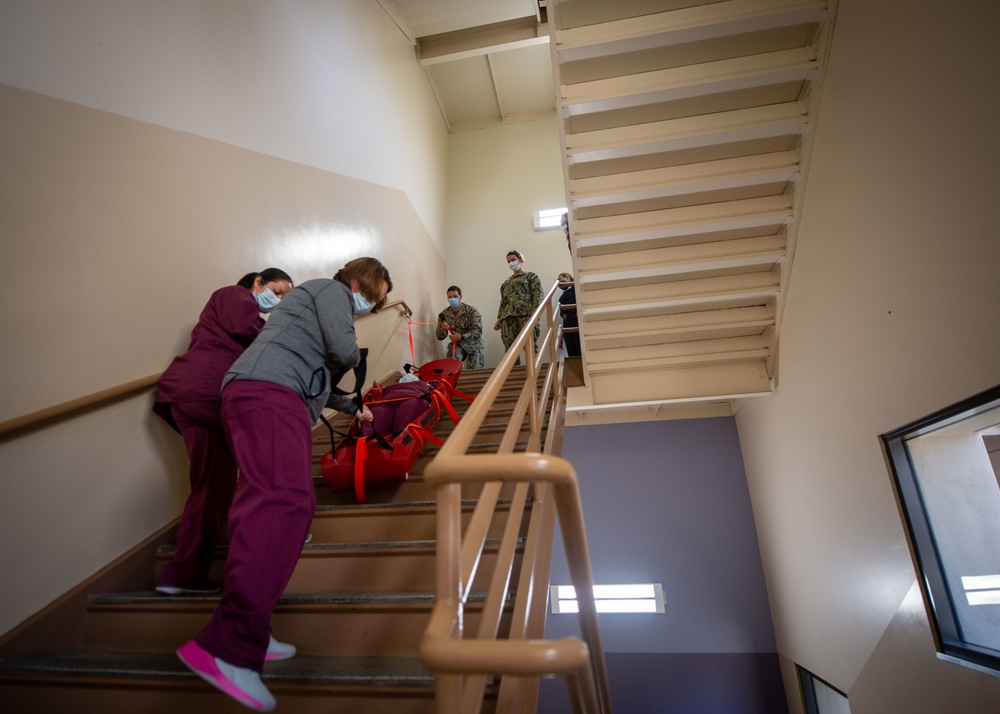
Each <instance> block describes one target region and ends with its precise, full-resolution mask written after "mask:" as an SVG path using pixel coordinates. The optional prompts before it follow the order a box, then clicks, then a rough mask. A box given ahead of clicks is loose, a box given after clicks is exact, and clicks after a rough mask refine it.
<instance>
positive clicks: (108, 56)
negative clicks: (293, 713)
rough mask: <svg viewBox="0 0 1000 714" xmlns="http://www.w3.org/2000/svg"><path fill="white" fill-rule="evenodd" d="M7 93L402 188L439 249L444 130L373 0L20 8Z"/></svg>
mask: <svg viewBox="0 0 1000 714" xmlns="http://www.w3.org/2000/svg"><path fill="white" fill-rule="evenodd" d="M0 83H3V84H9V85H12V86H15V87H20V88H22V89H30V90H32V91H35V92H39V93H41V94H45V95H47V96H50V97H55V98H58V99H65V100H67V101H70V102H74V103H77V104H82V105H84V106H89V107H93V108H95V109H103V110H105V111H109V112H112V113H114V114H118V115H121V116H124V117H129V118H132V119H140V120H142V121H148V122H152V123H155V124H159V125H161V126H164V127H169V128H172V129H178V130H180V131H184V132H188V133H191V134H196V135H198V136H203V137H207V138H211V139H216V140H218V141H222V142H225V143H228V144H232V145H234V146H239V147H242V148H244V149H250V150H252V151H258V152H261V153H264V154H268V155H270V156H277V157H280V158H283V159H288V160H289V161H294V162H296V163H299V164H304V165H307V166H314V167H316V168H319V169H323V170H325V171H329V172H332V173H337V174H342V175H344V176H351V177H354V178H359V179H363V180H365V181H370V182H372V183H375V184H378V185H380V186H386V187H390V188H395V189H399V190H401V191H403V192H404V193H405V194H406V195H407V196H408V197H409V200H410V202H411V203H412V204H413V207H414V210H415V211H416V213H417V215H418V216H420V219H421V222H422V223H423V225H424V227H425V228H426V230H427V232H428V233H429V234H430V236H431V239H432V240H433V241H434V242H435V243H436V244H437V245H438V248H440V246H441V241H442V240H443V235H444V195H445V172H444V169H445V166H444V161H445V156H446V153H447V145H448V134H447V130H446V128H445V125H444V121H443V120H442V118H441V113H440V110H439V108H438V105H437V102H436V100H435V98H434V95H433V93H432V91H431V89H430V85H429V82H428V79H427V75H426V73H425V72H424V70H423V68H422V67H420V65H419V64H418V63H417V61H416V58H415V56H414V51H413V46H412V45H411V43H410V42H409V41H408V40H407V39H406V38H405V37H404V36H403V34H402V33H401V32H400V31H399V28H397V27H396V25H395V24H394V23H393V21H392V20H391V19H390V18H389V16H388V15H387V14H386V13H385V11H384V10H383V9H382V8H381V7H380V6H379V4H378V3H377V2H375V1H374V0H333V1H330V0H325V1H324V2H314V1H313V0H281V2H270V1H268V0H244V1H243V2H240V3H238V6H234V4H233V3H232V2H230V1H229V0H175V1H173V2H169V3H163V2H151V1H149V0H146V1H141V0H139V1H137V2H128V3H122V2H120V1H119V0H46V2H44V3H38V2H33V1H31V0H9V1H7V2H3V3H0Z"/></svg>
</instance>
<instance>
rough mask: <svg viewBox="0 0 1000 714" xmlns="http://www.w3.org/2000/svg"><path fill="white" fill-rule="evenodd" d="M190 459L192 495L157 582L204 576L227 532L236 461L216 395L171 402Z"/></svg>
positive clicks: (203, 578) (173, 583)
mask: <svg viewBox="0 0 1000 714" xmlns="http://www.w3.org/2000/svg"><path fill="white" fill-rule="evenodd" d="M170 412H171V415H172V416H173V417H174V423H176V424H177V426H178V428H179V429H180V430H181V436H182V437H183V438H184V448H185V449H186V450H187V454H188V459H189V460H190V462H191V467H190V471H189V473H188V476H189V479H190V481H191V495H190V496H188V499H187V502H186V503H185V504H184V512H183V513H182V514H181V520H180V523H179V524H178V526H177V552H176V553H175V554H174V559H173V560H172V561H170V562H169V563H167V565H166V566H165V567H164V568H163V577H162V578H161V579H160V584H161V585H171V586H176V587H183V586H186V585H192V584H197V583H199V582H204V581H206V580H207V579H208V569H209V568H210V567H211V565H212V556H213V554H214V552H215V546H216V545H219V544H221V543H223V542H224V541H225V536H226V518H227V516H228V515H229V507H230V505H231V504H232V502H233V493H234V492H235V491H236V462H235V461H234V460H233V454H232V452H231V451H230V450H229V442H228V441H227V440H226V433H225V431H223V429H222V413H221V411H220V410H219V403H218V401H211V402H209V401H201V402H179V403H176V404H171V405H170Z"/></svg>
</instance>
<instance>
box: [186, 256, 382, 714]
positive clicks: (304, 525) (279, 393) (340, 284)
mask: <svg viewBox="0 0 1000 714" xmlns="http://www.w3.org/2000/svg"><path fill="white" fill-rule="evenodd" d="M391 289H392V280H391V279H390V278H389V271H388V270H386V268H385V266H383V265H382V263H380V262H379V261H378V260H376V259H375V258H357V259H355V260H352V261H351V262H349V263H348V264H347V265H345V266H344V267H343V268H341V270H339V271H338V272H337V274H336V275H334V276H333V279H332V280H327V279H320V280H309V281H307V282H304V283H302V284H301V285H299V286H297V287H296V288H295V289H293V290H292V291H291V292H290V293H288V295H286V296H285V298H284V299H283V300H282V301H281V304H280V305H279V306H278V307H277V308H275V310H274V312H272V313H271V317H270V319H269V320H268V322H267V325H265V327H264V329H263V330H262V331H261V333H260V335H258V337H257V339H256V340H255V341H254V343H253V344H252V345H250V347H249V348H247V350H246V352H244V353H243V354H242V355H241V356H240V358H239V359H237V360H236V362H235V363H234V364H233V366H232V367H231V368H230V370H229V371H228V372H227V373H226V376H225V379H224V381H223V389H222V419H223V424H224V426H225V429H226V434H227V436H228V437H229V441H230V443H231V445H232V450H233V455H234V456H235V458H236V463H237V465H238V466H239V469H240V478H239V481H238V483H237V487H236V496H235V498H234V499H233V505H232V507H231V509H230V511H229V531H230V542H229V552H228V556H227V558H226V570H225V576H224V581H223V593H222V601H221V603H220V604H219V606H218V607H217V608H216V609H215V612H214V613H213V615H212V619H211V620H210V621H209V623H208V624H207V625H206V626H205V628H204V629H202V631H201V632H200V633H198V635H197V637H195V639H193V640H191V641H190V642H188V643H187V644H185V645H183V646H182V647H181V648H180V649H179V650H177V654H178V656H179V657H180V658H181V660H182V661H183V662H184V663H185V664H186V665H187V666H188V667H190V668H191V669H192V670H193V671H194V672H195V673H196V674H197V675H198V676H200V677H201V678H202V679H204V680H206V681H207V682H209V683H210V684H212V685H213V686H215V687H217V688H218V689H220V690H221V691H223V692H224V693H226V694H228V695H229V696H231V697H233V698H234V699H236V700H238V701H240V702H241V703H243V704H245V705H247V706H250V707H252V708H254V709H257V710H259V711H270V710H271V709H273V708H274V705H275V701H274V697H273V696H272V695H271V693H270V692H269V691H268V690H267V687H266V686H264V684H263V683H262V682H261V679H260V672H261V670H262V668H263V665H264V662H265V660H274V659H288V658H290V657H293V656H294V655H295V647H294V646H292V645H288V644H284V643H281V642H278V641H277V640H275V639H274V638H273V637H271V626H270V621H271V613H272V612H273V611H274V607H275V605H276V604H277V602H278V598H279V597H280V596H281V593H282V592H283V591H284V589H285V586H286V585H287V584H288V580H289V579H290V578H291V576H292V571H293V570H294V568H295V564H296V562H297V561H298V557H299V553H300V552H301V550H302V544H303V543H304V542H305V540H306V536H307V534H308V532H309V525H310V523H311V522H312V517H313V513H314V512H315V510H316V495H315V492H314V487H313V479H312V473H311V472H312V427H313V424H315V423H316V420H317V419H318V418H319V415H320V412H321V411H322V410H323V408H324V407H325V406H332V407H333V408H335V409H339V410H341V411H345V412H348V413H351V414H355V415H356V416H357V418H358V419H361V420H363V421H370V420H371V418H372V415H371V412H370V411H369V410H368V408H367V407H364V408H363V410H362V411H361V412H358V410H357V407H356V406H355V405H354V404H353V402H351V401H350V400H349V399H347V398H346V397H336V396H333V397H331V394H330V390H331V389H332V387H333V386H335V385H334V384H333V377H332V376H331V375H333V376H339V375H341V374H343V372H344V371H345V370H349V369H352V368H354V367H356V366H357V365H358V362H359V361H360V351H359V349H358V343H357V338H356V337H355V333H354V319H355V317H356V316H357V315H361V314H364V313H367V312H372V311H376V310H378V309H379V308H380V307H382V306H383V305H384V304H385V299H386V294H387V293H388V292H389V291H390V290H391Z"/></svg>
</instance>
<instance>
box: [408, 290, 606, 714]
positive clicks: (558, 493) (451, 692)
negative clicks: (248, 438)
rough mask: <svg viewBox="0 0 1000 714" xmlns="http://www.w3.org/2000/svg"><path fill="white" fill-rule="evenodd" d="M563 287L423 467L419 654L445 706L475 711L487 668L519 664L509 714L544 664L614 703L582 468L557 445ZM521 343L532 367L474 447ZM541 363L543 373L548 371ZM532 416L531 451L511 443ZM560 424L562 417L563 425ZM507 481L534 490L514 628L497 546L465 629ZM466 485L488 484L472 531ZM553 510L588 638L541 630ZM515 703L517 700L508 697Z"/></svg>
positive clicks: (597, 709)
mask: <svg viewBox="0 0 1000 714" xmlns="http://www.w3.org/2000/svg"><path fill="white" fill-rule="evenodd" d="M557 286H558V284H556V285H553V287H552V289H551V290H550V291H549V293H548V295H547V296H546V299H545V300H544V301H543V302H542V304H541V305H540V306H539V308H538V309H537V310H536V311H535V314H534V315H533V316H532V319H530V320H529V321H528V323H527V325H526V327H525V329H524V330H523V331H522V332H521V334H520V335H519V336H518V338H517V340H516V341H515V343H514V344H513V345H512V346H511V348H510V350H508V352H507V354H506V356H505V357H504V359H503V360H502V361H501V363H500V365H499V366H498V367H497V369H496V370H495V371H494V374H493V376H492V377H491V379H490V380H489V381H488V382H487V384H486V385H485V386H484V387H483V389H482V390H481V391H480V393H479V395H478V396H477V397H476V400H475V401H474V402H473V403H472V405H471V406H470V407H469V409H468V411H467V412H466V414H465V416H464V417H463V419H462V421H461V422H460V423H459V424H458V426H457V427H456V428H455V430H454V431H453V432H452V434H451V436H450V437H449V438H448V440H447V441H446V442H445V444H444V446H443V447H442V448H441V450H440V451H439V453H438V456H437V457H436V458H435V459H434V461H432V462H431V464H430V465H429V466H428V467H427V469H426V471H425V476H424V478H425V480H426V481H427V483H429V484H431V485H433V486H434V487H435V488H436V489H437V497H438V523H437V548H438V551H437V552H438V557H437V564H436V568H437V601H436V604H435V606H434V609H433V611H432V614H431V617H430V620H429V621H428V625H427V628H426V630H425V631H424V635H423V637H422V638H421V642H420V658H421V661H422V662H423V663H424V664H425V665H426V666H427V667H429V668H430V669H432V670H434V671H436V672H437V674H438V677H437V682H438V683H437V692H436V694H437V697H436V698H437V711H438V713H439V714H471V713H472V712H478V711H479V708H480V706H481V703H482V695H483V690H484V689H485V686H486V677H487V676H489V675H495V674H503V675H513V677H514V679H512V680H511V681H515V682H518V683H521V684H522V688H521V689H520V690H517V689H516V687H511V688H510V689H509V690H506V691H511V692H515V693H514V694H511V695H510V697H509V698H508V699H505V696H506V694H505V689H504V687H505V685H506V684H507V682H508V680H507V679H506V678H505V679H504V680H503V681H502V682H501V689H500V695H499V699H498V702H497V707H496V710H497V712H501V713H503V714H506V712H508V711H533V708H534V704H533V703H531V704H529V705H528V706H527V707H525V701H526V699H527V698H528V697H530V696H531V695H532V694H534V693H535V691H536V690H535V689H531V688H530V687H527V688H525V687H524V686H523V682H524V681H525V680H522V679H520V678H522V677H523V678H534V679H533V680H532V681H534V682H535V686H536V687H537V677H538V676H539V675H544V674H557V675H562V676H564V677H565V678H566V681H567V685H568V687H569V690H570V697H571V699H572V701H573V703H574V707H575V710H576V711H577V712H581V713H586V714H610V712H611V703H610V697H609V694H608V687H607V672H606V668H605V664H604V653H603V648H602V646H601V637H600V629H599V625H598V619H597V611H596V607H595V605H594V600H593V576H592V573H591V568H590V556H589V552H588V548H587V540H586V533H585V530H584V523H583V510H582V507H581V504H580V495H579V488H578V484H577V478H576V472H575V471H574V469H573V466H572V465H571V464H570V463H569V462H568V461H565V460H564V459H562V458H559V457H558V456H554V455H552V453H551V452H552V451H553V450H560V449H561V447H560V446H554V444H557V443H559V442H560V441H561V426H562V422H561V419H562V413H563V412H562V410H563V409H564V404H563V392H564V389H563V387H562V362H561V361H560V360H558V359H557V353H556V347H555V330H554V329H553V320H552V303H551V297H552V295H553V294H554V292H555V290H556V288H557ZM543 313H544V314H546V317H547V325H548V329H547V331H546V333H545V337H544V339H542V340H540V342H541V344H540V345H539V351H538V352H539V354H538V355H535V353H534V342H533V340H532V339H531V338H530V335H531V332H532V331H533V328H534V324H535V322H537V321H538V320H539V319H541V318H542V316H543ZM522 353H523V354H524V356H525V362H526V365H527V378H526V380H525V383H524V387H523V389H522V390H521V393H520V396H519V398H518V400H517V404H516V406H515V407H514V408H513V415H512V417H511V418H510V420H509V422H508V426H507V429H506V431H505V433H504V436H503V438H502V439H501V443H500V446H499V449H498V451H499V453H497V454H480V455H469V454H467V453H466V451H467V450H468V447H469V445H470V444H471V443H472V440H473V438H474V437H475V435H476V432H477V431H478V430H479V427H480V425H481V424H482V423H483V421H484V419H485V417H486V415H487V414H488V413H489V411H490V408H491V405H492V404H493V402H494V400H495V399H496V397H497V394H498V393H499V391H500V389H501V388H502V387H503V386H504V385H505V384H506V382H507V377H508V376H509V375H510V373H511V371H512V369H513V367H514V363H515V361H516V360H517V358H518V356H519V354H522ZM546 354H547V355H548V356H549V358H550V359H549V362H548V364H547V365H544V364H543V360H542V358H543V356H545V355H546ZM543 367H545V369H544V370H543ZM543 371H544V379H542V380H540V377H541V376H542V372H543ZM540 381H541V382H542V383H543V388H542V389H541V390H539V388H538V387H539V382H540ZM550 396H551V398H552V403H551V410H550V411H549V413H550V414H551V415H555V416H554V417H553V418H550V419H549V421H548V424H549V429H548V431H547V432H546V433H545V439H544V441H545V443H544V445H543V444H542V431H543V425H544V423H545V414H546V410H547V409H548V408H549V406H550V405H549V398H550ZM525 417H527V419H528V423H529V435H528V442H527V445H526V447H525V448H524V450H523V451H520V452H518V453H514V448H515V442H516V440H517V439H519V438H521V437H520V436H519V432H520V431H521V424H522V423H523V422H524V419H525ZM553 424H555V425H556V426H555V428H553ZM504 483H506V484H515V485H516V486H515V502H516V501H517V499H518V497H519V494H520V495H521V498H522V500H521V501H520V503H523V502H524V500H523V499H524V497H525V496H526V494H527V489H528V488H533V489H534V500H533V503H532V508H531V516H530V518H531V521H530V524H529V530H528V535H527V537H526V538H525V545H524V555H523V561H524V562H523V564H522V567H521V571H520V572H521V575H520V580H518V583H517V593H516V598H517V600H516V602H515V605H514V615H513V622H512V624H511V628H510V630H511V632H510V636H509V639H507V640H499V641H498V640H497V639H496V632H497V629H498V624H499V611H500V609H501V608H502V603H503V602H505V601H506V598H507V596H508V588H509V580H510V577H511V575H512V571H513V558H512V556H510V558H509V559H508V560H503V559H502V558H501V556H500V555H498V556H497V565H496V566H495V568H494V572H493V573H492V574H491V576H492V577H491V581H490V587H489V590H488V592H487V599H486V604H485V605H484V609H483V615H481V616H480V619H481V624H480V626H479V631H478V633H475V634H474V635H473V636H464V634H465V633H463V621H464V617H463V608H464V604H465V599H466V598H467V597H468V594H469V592H470V590H471V583H472V579H473V578H474V577H475V574H476V569H477V566H478V563H479V560H480V557H481V555H482V552H483V543H484V540H485V534H486V532H487V524H488V523H489V520H490V519H492V518H493V515H494V510H495V505H496V498H497V494H498V493H499V487H500V485H501V484H504ZM463 484H477V485H481V486H482V494H481V496H480V501H479V504H478V505H477V508H476V512H475V513H474V514H473V517H472V520H471V521H470V522H469V524H468V526H466V530H465V533H464V534H463V532H462V521H461V496H462V485H463ZM481 510H482V511H483V512H482V513H481V512H480V511H481ZM515 510H516V509H515V508H514V507H512V508H511V512H510V514H509V516H508V518H509V519H519V518H520V515H519V514H517V513H515ZM521 510H523V507H522V509H521ZM556 512H558V516H559V524H560V527H561V529H562V534H563V541H564V543H565V545H566V550H567V560H568V564H569V569H570V576H571V580H572V582H573V585H574V586H575V587H576V591H577V594H578V603H579V610H580V613H579V614H580V629H581V633H582V635H583V639H582V640H580V639H576V638H570V639H561V640H544V639H541V636H542V634H543V632H542V630H543V625H544V610H545V608H546V602H547V598H546V595H547V587H548V562H549V560H548V559H549V555H550V553H551V546H552V538H551V536H552V521H554V519H555V518H554V516H555V513H556ZM519 524H520V520H515V521H514V522H513V523H511V522H508V527H507V529H505V532H504V537H503V541H502V542H501V546H500V553H501V554H503V553H506V552H512V548H513V546H511V547H510V548H508V547H506V546H507V545H508V544H507V539H508V538H509V537H510V538H511V539H514V540H516V538H517V534H518V532H519V527H520V526H519ZM463 535H464V539H463ZM533 539H535V540H533ZM546 539H547V540H546ZM543 541H544V542H543ZM529 553H530V555H529ZM536 563H540V565H538V564H536ZM503 568H508V570H506V571H505V570H503ZM497 603H499V604H497ZM487 612H488V613H490V616H491V618H495V621H494V622H492V623H490V622H486V621H485V620H487V616H486V613H487ZM518 697H520V698H518ZM505 702H506V703H505ZM507 705H510V706H509V708H508V706H507ZM522 707H524V708H522Z"/></svg>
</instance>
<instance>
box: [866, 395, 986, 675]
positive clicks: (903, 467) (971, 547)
mask: <svg viewBox="0 0 1000 714" xmlns="http://www.w3.org/2000/svg"><path fill="white" fill-rule="evenodd" d="M998 435H1000V387H995V388H993V389H991V390H988V391H986V392H983V393H982V394H979V395H977V396H975V397H972V398H970V399H967V400H965V401H962V402H960V403H958V404H955V405H953V406H951V407H948V408H946V409H942V410H941V411H939V412H936V413H934V414H931V415H930V416H928V417H926V418H924V419H921V420H919V421H917V422H914V423H913V424H909V425H907V426H904V427H901V428H899V429H897V430H895V431H892V432H888V433H886V434H883V435H882V443H883V446H884V449H885V453H886V455H887V458H888V460H889V463H890V466H891V469H892V476H893V482H894V486H895V488H896V493H897V496H898V498H899V502H900V504H901V506H902V511H903V514H904V524H905V526H906V529H907V534H908V536H909V539H910V543H911V546H912V549H913V552H914V554H915V558H916V568H917V571H918V574H919V580H920V583H921V586H922V587H923V589H924V595H925V600H926V602H927V603H929V613H928V617H929V619H930V621H931V622H932V623H933V627H934V632H935V637H936V640H937V646H938V651H939V652H940V653H941V654H942V655H944V656H945V658H946V659H948V658H954V659H955V660H957V661H959V662H960V663H965V664H968V665H971V666H974V667H977V668H985V669H986V670H991V671H993V672H1000V478H998V474H997V463H998V459H997V458H996V449H995V448H994V447H995V443H996V437H997V436H998Z"/></svg>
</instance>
